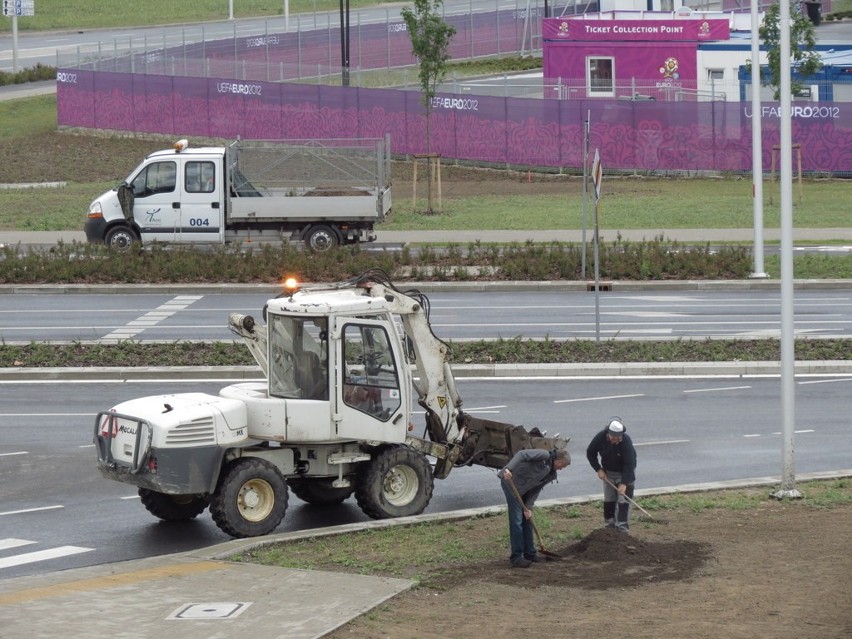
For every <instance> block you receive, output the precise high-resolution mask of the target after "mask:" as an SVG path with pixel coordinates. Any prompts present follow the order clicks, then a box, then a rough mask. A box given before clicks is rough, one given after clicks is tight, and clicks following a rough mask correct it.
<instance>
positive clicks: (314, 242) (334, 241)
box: [305, 224, 340, 253]
mask: <svg viewBox="0 0 852 639" xmlns="http://www.w3.org/2000/svg"><path fill="white" fill-rule="evenodd" d="M338 244H340V236H339V235H338V234H337V231H335V230H334V229H333V228H332V227H330V226H327V225H325V224H317V225H316V226H312V227H311V228H309V229H308V231H307V232H306V233H305V246H307V247H308V250H309V251H311V252H312V253H324V252H325V251H329V250H331V249H333V248H334V247H335V246H337V245H338Z"/></svg>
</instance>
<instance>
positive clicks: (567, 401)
mask: <svg viewBox="0 0 852 639" xmlns="http://www.w3.org/2000/svg"><path fill="white" fill-rule="evenodd" d="M631 397H645V393H636V394H635V395H608V396H605V397H578V398H576V399H554V400H553V403H554V404H570V403H572V402H598V401H602V400H607V399H630V398H631Z"/></svg>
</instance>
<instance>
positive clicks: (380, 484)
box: [355, 446, 434, 519]
mask: <svg viewBox="0 0 852 639" xmlns="http://www.w3.org/2000/svg"><path fill="white" fill-rule="evenodd" d="M431 471H432V469H431V467H430V466H429V462H428V460H427V459H426V457H425V455H423V454H422V453H419V452H418V451H416V450H414V449H413V448H410V447H408V446H390V447H388V448H385V449H384V450H382V451H381V452H379V453H377V454H376V456H375V457H374V458H373V459H372V460H371V461H370V462H368V463H367V466H366V468H365V469H364V470H363V471H362V472H361V474H360V475H359V477H358V482H357V486H356V488H355V499H356V500H357V501H358V506H359V507H360V508H361V510H362V511H363V512H364V514H365V515H367V516H369V517H372V518H373V519H389V518H391V517H408V516H410V515H419V514H420V513H422V512H423V511H424V510H425V509H426V506H428V505H429V501H430V500H431V499H432V489H433V487H434V483H433V480H432V472H431Z"/></svg>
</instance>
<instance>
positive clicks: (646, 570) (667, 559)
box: [468, 528, 712, 590]
mask: <svg viewBox="0 0 852 639" xmlns="http://www.w3.org/2000/svg"><path fill="white" fill-rule="evenodd" d="M548 550H549V551H550V552H551V553H554V554H556V555H559V559H556V560H553V561H547V562H543V563H537V564H535V565H533V566H531V567H530V568H529V569H519V568H512V567H511V566H509V563H508V562H503V563H502V564H500V565H499V566H493V565H492V566H491V567H490V579H491V580H492V581H495V582H497V583H501V584H504V585H509V586H522V587H524V588H540V587H542V586H570V587H572V588H584V589H588V590H606V589H609V588H624V587H629V586H638V585H642V584H647V583H655V582H662V581H678V580H681V579H690V578H692V577H693V576H694V575H695V573H696V572H697V571H698V570H699V569H700V568H701V567H702V566H703V565H704V564H705V563H706V562H707V560H708V559H709V558H710V557H711V555H712V550H711V548H710V546H709V545H707V544H702V543H699V542H695V541H685V540H673V541H650V540H648V541H645V540H642V539H638V538H636V537H634V536H633V535H628V534H625V533H622V532H618V531H616V530H613V529H611V528H599V529H597V530H594V531H592V532H591V533H590V534H588V535H586V536H585V537H584V538H583V539H581V540H580V541H578V542H576V543H574V544H571V545H569V546H566V547H564V548H558V549H552V548H548ZM528 570H534V571H535V576H534V578H533V579H531V578H530V575H529V574H527V572H528ZM476 572H478V571H476V570H471V571H470V572H468V575H469V576H470V577H471V578H482V577H483V576H484V575H476ZM475 575H476V576H475Z"/></svg>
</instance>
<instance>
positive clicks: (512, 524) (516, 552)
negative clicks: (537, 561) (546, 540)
mask: <svg viewBox="0 0 852 639" xmlns="http://www.w3.org/2000/svg"><path fill="white" fill-rule="evenodd" d="M500 486H501V487H502V488H503V494H504V495H506V505H507V506H508V514H509V550H510V554H509V561H512V562H515V561H518V560H520V559H523V558H524V557H527V558H530V557H535V554H536V549H535V539H534V538H533V527H532V524H530V521H529V519H527V518H526V517H524V509H523V507H522V506H521V504H520V503H519V502H518V498H517V497H515V493H514V492H513V491H512V487H511V486H509V484H507V483H506V482H505V481H503V480H502V479H501V480H500Z"/></svg>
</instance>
